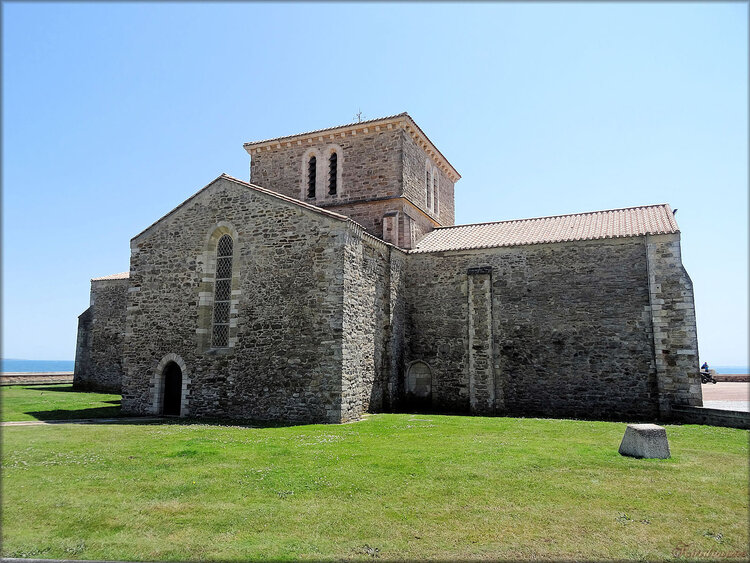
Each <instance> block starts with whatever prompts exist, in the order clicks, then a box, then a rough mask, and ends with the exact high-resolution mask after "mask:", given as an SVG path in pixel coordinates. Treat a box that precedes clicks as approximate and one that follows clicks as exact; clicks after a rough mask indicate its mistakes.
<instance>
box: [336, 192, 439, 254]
mask: <svg viewBox="0 0 750 563" xmlns="http://www.w3.org/2000/svg"><path fill="white" fill-rule="evenodd" d="M327 209H329V210H330V211H334V212H336V213H340V214H341V215H346V216H347V217H351V218H352V220H354V221H356V222H357V223H359V224H360V225H362V226H363V227H364V228H365V230H366V231H367V232H368V233H370V234H371V235H373V236H376V237H378V238H380V239H383V215H385V214H386V213H388V212H389V211H390V212H392V211H397V212H398V213H399V238H398V246H399V247H401V248H405V249H409V248H412V247H413V246H415V245H416V243H417V242H419V240H420V239H421V238H422V237H423V236H424V235H426V234H427V233H429V232H430V231H432V230H433V229H434V228H435V227H434V225H433V223H432V221H430V219H429V218H428V217H427V216H425V215H424V214H423V213H422V212H420V211H419V210H418V209H416V208H415V207H414V206H413V205H410V204H409V203H408V202H407V201H405V200H403V199H389V200H383V201H377V202H366V203H365V202H362V203H348V204H345V205H340V206H338V205H337V206H334V207H328V208H327ZM412 225H413V226H412ZM412 231H413V232H412Z"/></svg>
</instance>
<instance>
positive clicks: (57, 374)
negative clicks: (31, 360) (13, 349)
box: [0, 371, 73, 385]
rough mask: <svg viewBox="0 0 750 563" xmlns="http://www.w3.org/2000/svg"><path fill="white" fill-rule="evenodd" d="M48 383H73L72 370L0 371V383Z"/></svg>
mask: <svg viewBox="0 0 750 563" xmlns="http://www.w3.org/2000/svg"><path fill="white" fill-rule="evenodd" d="M50 383H73V372H72V371H39V372H4V373H0V385H44V384H50Z"/></svg>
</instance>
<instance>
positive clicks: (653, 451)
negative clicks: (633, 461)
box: [620, 424, 669, 459]
mask: <svg viewBox="0 0 750 563" xmlns="http://www.w3.org/2000/svg"><path fill="white" fill-rule="evenodd" d="M620 454H621V455H627V456H630V457H639V458H644V457H645V458H657V459H667V458H668V457H669V442H668V441H667V431H666V430H664V428H663V427H662V426H657V425H656V424H628V427H627V428H626V429H625V435H624V436H623V437H622V442H621V443H620Z"/></svg>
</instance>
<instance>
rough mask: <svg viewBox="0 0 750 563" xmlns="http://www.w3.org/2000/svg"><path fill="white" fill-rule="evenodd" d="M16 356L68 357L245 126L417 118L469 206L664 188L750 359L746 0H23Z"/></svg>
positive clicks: (582, 207) (719, 359) (9, 148)
mask: <svg viewBox="0 0 750 563" xmlns="http://www.w3.org/2000/svg"><path fill="white" fill-rule="evenodd" d="M2 10H3V29H2V36H3V38H2V41H3V61H2V67H3V100H2V101H3V155H2V156H3V160H2V164H3V176H2V181H3V256H2V259H3V355H4V357H11V358H13V357H15V358H29V359H72V358H73V356H74V353H75V352H74V351H75V337H76V324H77V315H78V314H80V313H81V312H82V311H83V310H84V309H86V307H87V306H88V299H89V279H90V278H91V277H94V276H101V275H106V274H111V273H115V272H121V271H124V270H127V269H128V268H129V239H130V238H131V237H132V236H133V235H135V234H136V233H138V232H139V231H141V230H142V229H143V228H145V227H146V226H148V225H149V224H151V223H152V222H153V221H154V220H156V219H157V218H159V217H160V216H161V215H163V214H164V213H166V212H167V211H169V210H170V209H172V208H173V207H175V206H176V205H177V204H179V203H180V202H182V201H183V200H184V199H186V198H187V197H188V196H190V195H191V194H193V193H194V192H195V191H197V190H198V189H200V188H201V187H202V186H204V185H205V184H206V183H208V182H209V181H211V180H212V179H213V178H215V177H216V176H218V175H219V174H220V173H222V172H226V173H228V174H231V175H233V176H237V177H239V178H245V179H247V178H248V176H249V172H248V169H249V157H248V155H247V153H245V151H244V150H243V148H242V143H243V142H245V141H250V140H257V139H263V138H268V137H274V136H279V135H286V134H292V133H297V132H302V131H307V130H311V129H317V128H321V127H328V126H332V125H338V124H344V123H348V122H351V121H353V119H354V114H355V113H356V112H357V110H358V109H360V108H361V110H362V112H363V113H364V117H365V118H375V117H380V116H385V115H391V114H394V113H399V112H402V111H408V112H409V113H410V114H411V116H412V117H413V118H414V119H415V120H416V121H417V123H419V124H420V126H421V127H422V128H423V129H424V131H425V132H426V133H427V134H428V135H429V136H430V138H431V139H432V141H433V142H434V143H435V144H436V145H437V146H438V147H439V148H440V150H441V151H442V152H443V154H445V155H446V157H447V158H448V159H449V160H450V161H451V163H452V164H453V165H454V166H455V167H456V169H458V171H459V172H461V174H462V175H463V179H462V180H460V181H459V182H458V184H457V185H456V207H457V213H456V220H457V222H458V223H469V222H478V221H492V220H502V219H512V218H522V217H534V216H540V215H554V214H560V213H571V212H579V211H588V210H596V209H607V208H615V207H626V206H631V205H642V204H650V203H662V202H667V203H669V204H671V205H672V207H673V208H678V209H679V212H678V214H677V220H678V223H679V225H680V228H681V230H682V249H683V261H684V264H685V266H686V268H687V270H688V272H689V273H690V275H691V277H692V279H693V282H694V284H695V295H696V308H697V316H698V338H699V345H700V351H701V360H708V361H709V363H713V364H716V365H718V364H725V365H745V364H747V361H748V348H747V342H748V334H747V329H748V176H747V175H748V161H747V158H748V155H747V151H748V115H747V103H748V91H747V85H748V77H747V65H748V56H747V52H748V44H747V41H748V32H747V29H748V20H747V18H748V13H747V4H745V3H723V4H722V3H709V2H707V3H705V4H700V3H686V4H677V3H665V4H649V3H601V4H566V3H540V4H524V3H480V4H471V5H454V4H444V3H440V4H424V3H415V4H406V5H399V4H383V3H376V4H345V3H331V4H302V5H299V4H260V3H246V4H245V3H242V4H240V3H231V4H176V3H168V4H152V3H125V4H109V3H82V4H38V3H7V2H6V3H4V4H3V6H2Z"/></svg>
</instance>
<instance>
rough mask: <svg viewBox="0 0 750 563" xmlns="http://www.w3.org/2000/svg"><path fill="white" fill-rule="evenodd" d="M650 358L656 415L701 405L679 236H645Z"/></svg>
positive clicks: (692, 310) (688, 289)
mask: <svg viewBox="0 0 750 563" xmlns="http://www.w3.org/2000/svg"><path fill="white" fill-rule="evenodd" d="M646 247H647V252H648V261H649V292H650V298H651V310H652V321H653V327H654V347H655V349H654V357H655V362H656V371H657V376H658V377H657V381H658V385H659V397H660V400H659V406H660V410H661V416H662V417H664V418H668V417H670V416H671V407H672V406H673V405H675V406H677V405H681V406H701V405H702V404H703V399H702V393H701V380H700V373H699V371H698V366H699V365H700V362H699V359H698V336H697V332H696V325H695V304H694V301H693V283H692V281H691V280H690V276H688V274H687V272H686V271H685V268H684V267H683V265H682V258H681V253H680V236H679V234H674V235H650V236H647V237H646Z"/></svg>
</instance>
